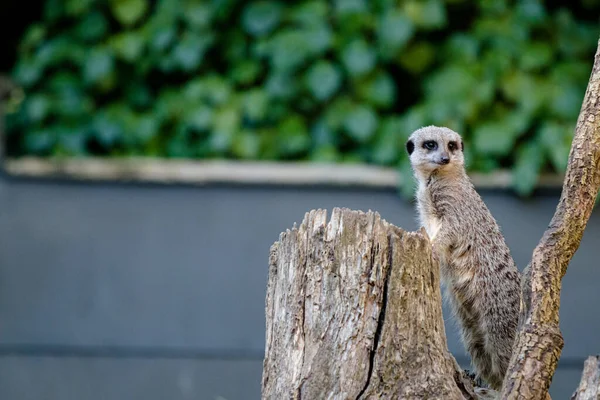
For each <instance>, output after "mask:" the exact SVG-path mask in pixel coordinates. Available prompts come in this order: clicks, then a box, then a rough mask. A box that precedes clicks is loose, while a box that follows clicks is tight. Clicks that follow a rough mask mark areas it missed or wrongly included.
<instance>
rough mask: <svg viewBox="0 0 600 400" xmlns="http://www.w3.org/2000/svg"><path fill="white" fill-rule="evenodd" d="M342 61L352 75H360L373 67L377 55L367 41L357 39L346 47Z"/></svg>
mask: <svg viewBox="0 0 600 400" xmlns="http://www.w3.org/2000/svg"><path fill="white" fill-rule="evenodd" d="M342 61H343V62H344V65H345V66H346V69H347V70H348V72H349V73H350V75H353V76H359V75H364V74H366V73H367V72H369V71H371V70H372V69H373V67H374V66H375V61H376V57H375V53H374V52H373V50H372V49H371V48H370V47H369V45H368V44H367V42H365V41H364V40H362V39H355V40H353V41H352V42H350V43H349V44H348V45H347V46H346V47H345V48H344V50H343V52H342Z"/></svg>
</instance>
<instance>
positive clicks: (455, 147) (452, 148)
mask: <svg viewBox="0 0 600 400" xmlns="http://www.w3.org/2000/svg"><path fill="white" fill-rule="evenodd" d="M457 148H458V145H457V144H456V142H450V143H448V150H450V151H454V150H456V149H457Z"/></svg>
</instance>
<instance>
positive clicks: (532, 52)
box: [521, 42, 553, 69]
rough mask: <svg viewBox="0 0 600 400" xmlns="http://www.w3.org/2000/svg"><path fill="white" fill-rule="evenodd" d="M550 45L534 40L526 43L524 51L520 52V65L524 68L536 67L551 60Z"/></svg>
mask: <svg viewBox="0 0 600 400" xmlns="http://www.w3.org/2000/svg"><path fill="white" fill-rule="evenodd" d="M552 57H553V54H552V47H550V45H549V44H548V43H543V42H534V43H531V44H528V45H527V48H526V51H524V52H523V53H522V54H521V67H522V68H524V69H538V68H542V67H545V66H547V65H549V64H550V63H551V62H552Z"/></svg>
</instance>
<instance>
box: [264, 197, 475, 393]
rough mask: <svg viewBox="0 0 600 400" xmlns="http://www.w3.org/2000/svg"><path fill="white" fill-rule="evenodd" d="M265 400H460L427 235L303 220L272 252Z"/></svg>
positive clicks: (371, 220)
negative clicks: (424, 399) (438, 399)
mask: <svg viewBox="0 0 600 400" xmlns="http://www.w3.org/2000/svg"><path fill="white" fill-rule="evenodd" d="M269 264H270V265H269V281H268V287H267V298H266V319H267V324H266V325H267V326H266V328H267V329H266V349H265V359H264V365H263V379H262V398H263V399H359V398H360V399H392V398H394V399H397V398H403V399H423V398H440V399H464V398H475V395H474V393H473V388H472V386H471V384H470V381H468V380H466V379H464V378H463V373H462V370H461V369H460V368H459V366H458V364H457V363H456V361H455V360H454V358H453V357H452V355H451V354H450V353H449V352H448V347H447V343H446V334H445V329H444V323H443V318H442V300H441V293H440V277H439V266H438V264H437V262H435V260H434V259H433V258H432V254H431V245H430V242H429V239H428V237H427V235H426V233H425V232H424V231H423V230H422V231H420V232H416V233H411V232H405V231H404V230H402V229H400V228H397V227H395V226H393V225H391V224H389V223H387V222H386V221H385V220H383V219H382V218H381V217H380V216H379V214H377V213H374V212H370V211H369V212H367V213H364V212H360V211H351V210H348V209H339V208H335V209H334V210H333V213H332V216H331V220H330V221H329V222H327V212H326V211H325V210H316V211H315V210H313V211H311V212H309V213H307V214H306V216H305V217H304V221H303V222H302V224H301V225H300V227H299V228H296V227H295V226H294V228H293V229H292V230H287V231H286V232H284V233H282V234H281V236H280V239H279V241H278V242H276V243H275V244H274V245H273V246H272V248H271V254H270V262H269Z"/></svg>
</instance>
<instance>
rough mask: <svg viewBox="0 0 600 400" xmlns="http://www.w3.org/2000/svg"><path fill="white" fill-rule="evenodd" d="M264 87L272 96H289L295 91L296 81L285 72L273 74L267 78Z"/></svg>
mask: <svg viewBox="0 0 600 400" xmlns="http://www.w3.org/2000/svg"><path fill="white" fill-rule="evenodd" d="M265 88H266V90H267V93H268V94H269V96H271V97H273V98H290V97H292V96H293V95H294V94H295V92H296V82H295V81H294V79H292V78H291V77H290V76H289V75H287V74H281V73H279V74H273V75H271V76H269V78H268V79H267V82H266V86H265Z"/></svg>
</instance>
